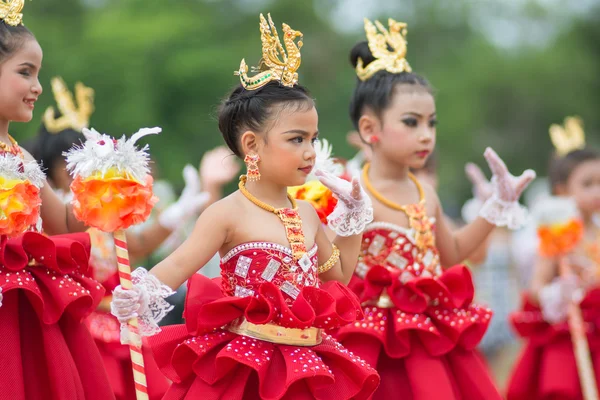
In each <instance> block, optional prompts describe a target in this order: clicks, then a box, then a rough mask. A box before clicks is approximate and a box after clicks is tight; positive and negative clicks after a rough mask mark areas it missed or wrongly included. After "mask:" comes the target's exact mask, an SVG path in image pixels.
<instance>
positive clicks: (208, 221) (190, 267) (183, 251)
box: [151, 201, 230, 289]
mask: <svg viewBox="0 0 600 400" xmlns="http://www.w3.org/2000/svg"><path fill="white" fill-rule="evenodd" d="M227 215H230V210H228V206H227V204H226V203H225V202H223V201H220V202H217V203H214V204H213V205H211V206H210V207H208V208H207V209H206V210H205V211H204V212H203V213H202V214H201V215H200V217H199V218H198V221H197V222H196V225H195V226H194V230H193V231H192V233H191V234H190V236H189V237H188V238H187V239H186V240H185V242H183V243H182V244H181V246H179V247H178V248H177V249H176V250H175V251H174V252H173V253H171V254H170V255H169V256H168V257H167V258H165V259H164V260H163V261H161V262H160V263H158V264H157V265H156V266H155V267H154V268H152V271H151V274H153V275H154V276H155V277H156V278H158V280H159V281H160V282H162V283H164V284H165V285H167V286H169V287H170V288H171V289H177V288H178V287H179V286H181V284H182V283H183V282H185V281H186V280H187V279H188V278H189V277H191V276H192V275H193V274H195V273H196V272H198V270H200V268H202V267H203V266H204V265H205V264H206V263H207V262H208V261H209V260H210V259H211V258H212V257H213V256H214V255H215V253H217V251H219V249H220V248H221V247H222V246H223V244H224V243H226V242H227V237H228V233H229V224H228V218H227Z"/></svg>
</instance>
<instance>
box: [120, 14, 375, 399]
mask: <svg viewBox="0 0 600 400" xmlns="http://www.w3.org/2000/svg"><path fill="white" fill-rule="evenodd" d="M260 19H261V24H260V30H261V38H262V41H263V55H264V58H263V60H262V62H261V64H260V65H261V66H262V67H263V70H262V72H260V73H259V74H258V75H256V76H253V77H249V76H248V75H247V73H248V67H247V65H246V63H245V62H244V61H243V60H242V63H241V65H240V69H239V70H238V71H237V74H238V75H239V76H240V80H241V85H239V86H238V87H237V88H236V89H235V90H233V92H232V93H231V94H230V95H229V96H228V97H227V99H226V100H225V101H224V102H223V104H222V106H221V109H220V112H219V129H220V131H221V133H222V134H223V137H224V139H225V141H226V143H227V144H228V146H229V148H230V149H231V150H232V151H233V152H234V153H235V154H236V155H237V156H239V157H240V158H242V159H244V160H245V161H246V164H247V168H248V174H247V175H245V176H242V178H241V179H240V183H239V191H237V192H235V193H233V194H232V195H230V196H228V197H226V198H224V199H222V200H221V201H218V202H216V203H214V204H213V205H212V206H210V207H209V208H207V209H206V210H205V211H204V213H203V214H202V215H201V216H200V218H199V219H198V221H197V223H196V226H195V228H194V231H193V232H192V234H191V235H190V237H188V239H187V240H186V241H185V243H183V245H181V247H179V248H178V249H177V250H176V251H175V252H174V253H173V254H171V255H170V256H169V257H167V258H166V259H165V260H164V261H163V262H161V263H159V264H158V265H156V266H155V267H154V268H153V269H152V270H151V272H150V273H149V274H146V273H145V270H143V269H137V270H136V271H134V272H133V274H132V275H133V281H134V290H123V289H122V288H120V287H117V288H116V289H115V291H114V293H113V302H112V309H113V314H115V315H116V316H117V317H118V318H119V319H120V320H121V321H122V322H125V321H127V320H128V319H129V318H131V317H132V316H135V315H137V316H138V319H139V320H140V321H142V322H143V324H141V325H140V329H141V331H142V332H153V331H154V330H155V329H153V327H152V326H149V325H152V324H153V323H155V321H156V318H153V315H158V314H161V310H162V309H163V307H164V300H163V297H164V296H166V295H168V294H169V293H170V288H176V287H178V286H179V285H180V284H181V283H182V282H183V281H185V280H186V279H189V281H188V282H189V283H188V295H187V299H186V308H185V312H184V316H185V319H186V323H185V325H175V326H169V327H164V328H163V331H162V332H161V333H159V334H157V335H155V336H151V337H150V338H149V342H150V345H151V347H152V350H153V352H154V355H155V359H156V361H157V363H158V364H159V366H160V367H161V368H162V370H163V372H164V373H165V374H166V375H167V377H168V378H169V379H171V380H172V381H173V385H172V386H171V388H170V389H169V391H168V392H167V394H166V395H165V399H169V400H173V399H244V400H247V399H259V398H260V399H332V398H335V399H364V398H367V397H368V396H370V395H371V393H373V391H374V390H375V388H376V387H377V384H378V382H379V378H378V376H377V374H376V372H375V371H374V370H373V369H372V368H370V367H369V366H368V365H367V364H365V362H364V361H362V360H361V359H360V358H358V357H355V356H354V355H353V354H352V353H350V352H349V351H347V350H346V349H344V348H343V347H342V346H341V345H340V344H339V343H338V342H337V341H335V340H334V339H333V338H332V337H331V336H329V335H328V334H326V333H325V332H323V330H324V329H327V328H335V327H339V326H342V325H345V324H348V323H353V322H354V321H356V320H358V319H361V318H362V312H361V310H360V304H359V302H358V300H357V299H356V296H355V295H354V294H352V292H350V291H349V290H348V289H347V288H346V287H345V286H344V285H342V284H340V283H339V281H341V282H343V283H346V282H348V281H349V280H350V278H351V276H352V273H353V271H354V266H355V265H356V258H357V256H358V251H359V247H360V241H361V233H362V230H363V229H364V227H365V225H366V224H367V223H368V222H370V221H371V219H372V208H371V204H370V201H369V200H368V197H367V196H366V194H364V192H363V191H362V190H361V188H360V185H359V184H358V181H357V180H355V181H353V182H352V183H351V182H348V181H344V180H343V179H340V178H337V177H335V176H334V175H332V174H329V173H326V172H317V174H318V176H320V179H321V181H322V182H323V183H324V184H325V185H327V186H328V187H329V189H330V190H331V191H332V192H333V193H334V195H335V196H336V197H337V198H338V203H337V205H336V207H335V209H334V210H333V212H332V213H331V214H330V215H329V217H328V220H329V226H330V228H332V229H333V230H334V231H335V232H336V233H337V236H336V238H335V239H334V240H333V243H332V242H330V241H329V239H328V238H327V236H326V235H325V232H324V230H323V228H322V226H321V222H320V220H319V216H318V215H317V213H316V212H315V210H314V209H313V207H312V206H311V204H310V203H308V202H303V201H298V202H296V201H295V200H294V199H293V197H291V196H289V195H288V194H287V190H288V187H289V186H298V185H302V184H303V183H304V182H305V181H306V179H307V176H308V174H309V173H310V172H311V170H312V168H313V166H314V164H315V157H316V155H315V149H314V147H313V144H314V142H315V141H316V140H317V135H318V115H317V111H316V109H315V106H314V101H313V99H312V98H311V97H310V95H309V94H308V92H307V91H306V89H305V88H303V87H302V86H300V85H298V83H297V80H298V74H297V72H296V70H297V69H298V67H299V65H300V49H299V46H301V42H297V39H298V37H300V36H301V35H302V34H301V33H300V32H298V31H295V30H293V29H292V28H290V27H289V26H288V25H286V24H283V35H282V42H283V43H282V42H280V40H279V36H278V34H277V30H276V27H275V25H274V24H273V22H272V21H271V18H270V16H269V18H268V19H266V18H264V17H263V16H262V15H261V16H260ZM284 46H285V51H284V50H283V49H284ZM282 52H285V56H282ZM217 251H219V253H220V255H221V278H219V279H216V280H209V279H208V278H206V277H204V276H202V275H200V274H197V273H196V272H197V271H198V270H199V269H200V268H202V267H203V266H204V265H205V264H206V262H207V261H208V260H209V259H210V258H211V257H212V256H213V254H214V253H215V252H217ZM321 282H325V283H321Z"/></svg>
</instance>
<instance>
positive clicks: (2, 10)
mask: <svg viewBox="0 0 600 400" xmlns="http://www.w3.org/2000/svg"><path fill="white" fill-rule="evenodd" d="M24 5H25V0H8V1H6V0H0V20H2V21H4V22H5V23H6V24H7V25H10V26H18V25H21V24H22V23H23V14H22V13H21V11H23V6H24Z"/></svg>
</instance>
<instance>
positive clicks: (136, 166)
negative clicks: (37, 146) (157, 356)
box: [65, 128, 161, 400]
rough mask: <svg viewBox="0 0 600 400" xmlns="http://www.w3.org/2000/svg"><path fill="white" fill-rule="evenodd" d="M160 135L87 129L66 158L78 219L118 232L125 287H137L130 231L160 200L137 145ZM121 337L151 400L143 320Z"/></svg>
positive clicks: (138, 388) (138, 383) (142, 391)
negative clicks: (82, 140)
mask: <svg viewBox="0 0 600 400" xmlns="http://www.w3.org/2000/svg"><path fill="white" fill-rule="evenodd" d="M159 132H161V129H160V128H143V129H140V130H139V131H138V132H137V133H135V134H134V135H133V136H132V137H131V139H127V138H126V137H125V136H123V137H121V138H120V139H118V140H117V139H114V138H112V137H110V136H109V135H105V134H100V133H98V132H97V131H95V130H94V129H91V130H90V129H83V130H82V133H83V134H84V136H85V137H86V139H87V140H86V142H85V143H84V144H83V145H81V146H75V147H74V148H73V149H71V150H69V151H68V152H67V153H66V154H65V155H66V157H67V169H68V170H69V172H70V173H71V174H72V175H73V178H74V180H73V183H72V184H71V190H72V191H73V195H74V197H73V202H72V204H73V212H74V214H75V217H76V218H77V219H79V220H80V221H82V222H84V223H85V224H86V225H88V226H90V227H94V228H97V229H100V230H102V231H104V232H112V233H113V235H114V241H115V247H116V251H117V263H118V269H119V278H120V283H121V286H122V287H123V288H124V289H132V288H133V285H132V282H131V267H130V264H129V254H128V251H127V239H126V238H125V229H127V228H129V227H130V226H131V225H135V224H139V223H142V222H144V221H145V220H146V219H147V218H148V216H149V215H150V212H151V211H152V207H153V206H154V204H155V203H156V202H157V200H158V199H157V198H156V197H155V196H154V195H153V194H152V182H153V181H152V176H151V175H150V170H149V168H148V162H149V158H150V157H149V155H148V152H147V150H148V145H146V146H144V147H143V148H141V149H138V148H137V147H136V146H135V143H136V142H137V141H138V140H139V139H140V138H142V137H144V136H146V135H150V134H157V133H159ZM121 333H122V336H123V337H125V338H128V340H127V342H128V343H129V350H130V354H131V362H132V367H133V377H134V380H135V392H136V398H137V400H148V389H147V382H146V373H145V370H144V358H143V356H142V339H141V336H140V334H139V329H138V319H137V318H132V319H131V320H129V321H128V323H127V326H125V327H124V328H123V330H122V332H121Z"/></svg>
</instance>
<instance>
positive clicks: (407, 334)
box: [336, 179, 500, 400]
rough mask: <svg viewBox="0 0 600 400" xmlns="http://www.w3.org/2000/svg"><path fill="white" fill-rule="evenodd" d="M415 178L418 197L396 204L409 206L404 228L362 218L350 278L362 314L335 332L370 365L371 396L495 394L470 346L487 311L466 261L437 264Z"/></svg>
mask: <svg viewBox="0 0 600 400" xmlns="http://www.w3.org/2000/svg"><path fill="white" fill-rule="evenodd" d="M414 181H415V183H416V184H417V187H418V188H419V192H420V194H421V201H420V202H419V203H418V204H413V205H409V206H396V207H394V208H397V209H399V210H402V211H404V212H405V213H406V214H407V216H408V217H409V222H410V225H411V228H410V229H407V228H404V227H401V226H397V225H394V224H391V223H386V222H374V223H371V224H370V225H369V226H367V229H366V230H365V232H364V234H363V241H362V248H361V253H360V256H359V260H358V265H357V267H356V270H355V274H354V276H353V278H352V280H351V282H350V284H349V287H350V289H352V290H353V291H354V293H356V295H357V296H358V297H359V299H360V301H361V303H362V305H363V307H364V308H363V311H364V313H365V317H366V319H365V320H364V321H359V322H355V323H354V324H351V325H348V326H345V327H342V328H340V329H339V330H338V331H337V333H336V337H337V338H338V340H339V341H340V343H342V344H343V345H344V347H346V348H347V349H348V350H350V351H352V352H353V353H354V354H355V355H358V356H360V357H361V358H362V359H364V360H365V361H366V362H368V363H369V364H370V365H372V366H373V367H376V369H377V372H378V373H379V375H380V377H381V384H380V386H379V388H378V389H377V391H376V392H375V394H374V395H373V398H374V399H389V398H391V397H390V396H391V394H393V397H394V398H398V399H402V400H412V399H415V400H430V399H444V400H452V399H462V400H479V399H481V400H491V399H500V395H499V394H498V391H497V389H496V388H495V386H494V384H493V382H492V380H491V377H490V376H489V374H488V371H487V369H486V367H485V366H484V365H483V363H482V361H481V358H480V356H478V355H477V353H476V352H475V351H474V349H475V347H476V346H477V344H478V343H479V341H480V340H481V338H482V337H483V335H484V333H485V331H486V329H487V326H488V324H489V322H490V318H491V316H492V313H491V311H490V310H489V309H487V308H483V307H479V306H478V305H475V304H473V303H472V300H473V295H474V289H473V282H472V279H471V274H470V272H469V270H468V269H467V267H465V266H463V265H457V266H454V267H452V268H449V269H447V270H445V271H443V270H442V268H441V266H440V263H439V255H438V251H437V249H436V247H435V237H434V229H435V227H434V225H433V220H432V219H431V218H429V217H428V216H427V215H426V212H425V198H424V195H423V192H422V189H421V188H420V185H419V184H418V182H417V181H416V179H414ZM367 188H369V186H368V185H367ZM384 204H385V203H384Z"/></svg>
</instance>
